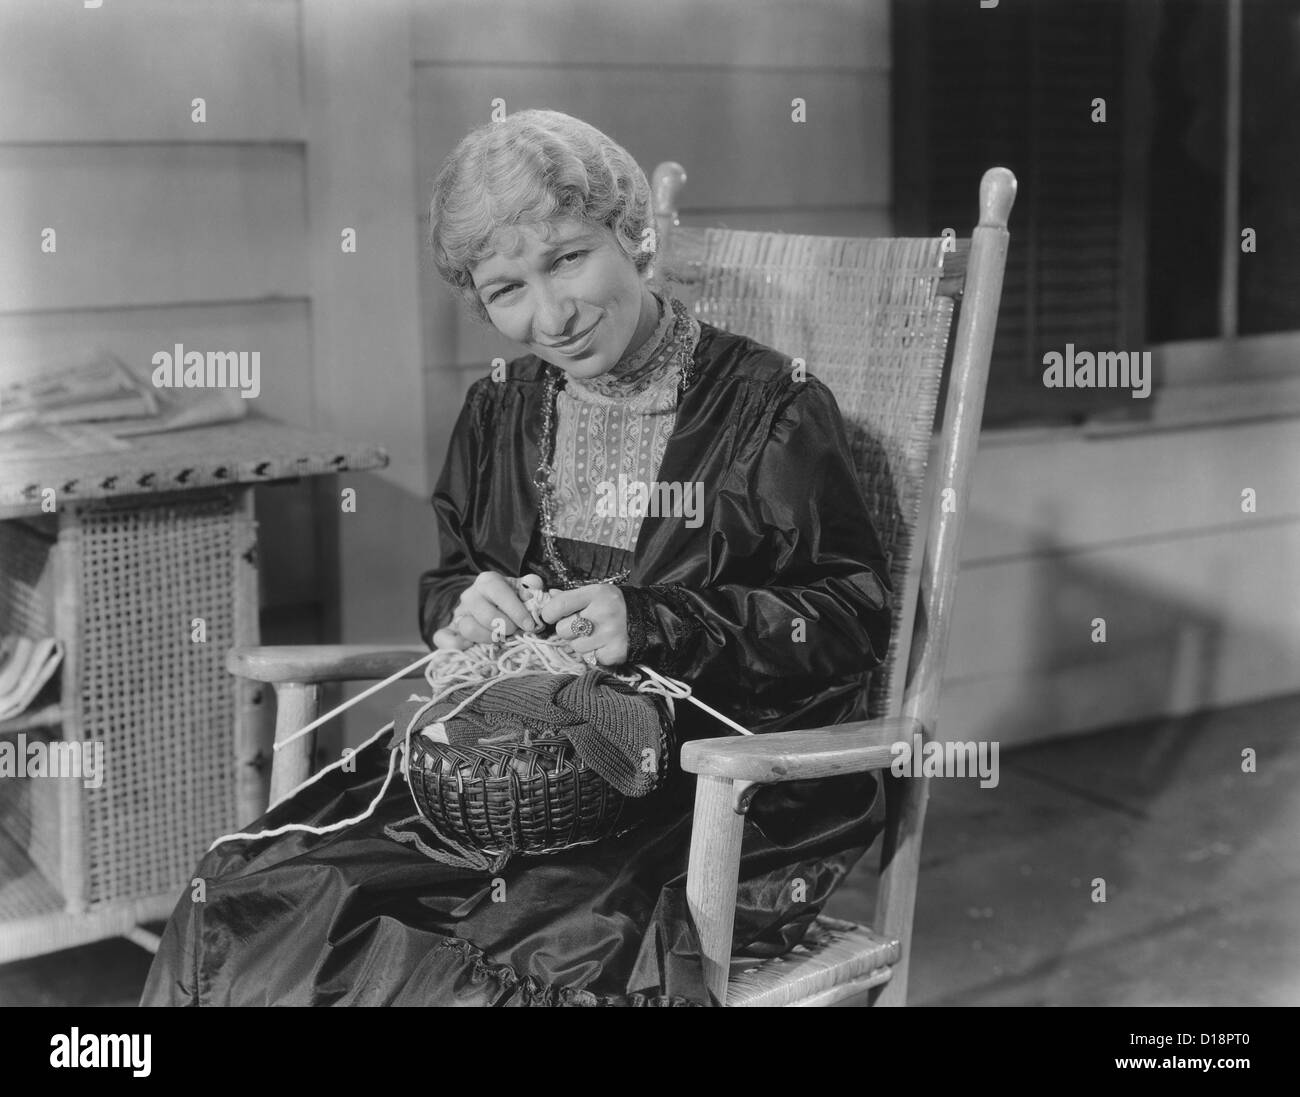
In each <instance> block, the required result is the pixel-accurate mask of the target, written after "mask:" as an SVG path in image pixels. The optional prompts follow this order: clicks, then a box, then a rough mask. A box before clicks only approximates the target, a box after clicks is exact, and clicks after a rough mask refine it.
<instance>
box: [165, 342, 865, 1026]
mask: <svg viewBox="0 0 1300 1097" xmlns="http://www.w3.org/2000/svg"><path fill="white" fill-rule="evenodd" d="M695 358H696V369H697V380H696V382H695V384H694V385H693V386H692V387H691V388H690V389H688V390H687V392H686V393H685V394H684V395H683V397H682V400H681V403H680V404H679V407H678V415H677V420H676V425H675V429H674V433H673V436H672V438H671V440H670V441H669V444H668V450H667V452H666V454H665V456H664V460H663V463H662V465H661V468H660V471H659V479H660V480H661V481H673V480H678V481H689V480H697V479H698V480H699V481H701V482H702V483H703V484H704V493H705V495H704V498H705V507H704V520H703V522H702V524H700V525H699V526H698V527H697V528H689V527H687V526H685V525H684V523H683V522H682V521H681V519H671V518H657V517H647V518H646V519H645V520H644V522H643V524H642V530H641V534H640V537H639V539H638V541H637V546H636V550H635V552H633V553H626V552H621V551H619V550H617V549H611V548H606V547H602V546H594V545H587V544H584V543H580V542H572V541H567V542H566V541H562V542H561V549H562V550H563V555H564V558H565V561H566V562H567V564H568V565H569V569H570V571H571V572H573V573H574V574H576V575H579V576H585V577H587V578H590V579H592V580H595V579H599V578H603V577H605V576H607V575H610V574H613V573H614V572H616V571H618V570H621V569H622V568H624V567H627V566H631V568H632V574H631V576H630V577H629V578H628V580H627V583H626V585H625V586H624V588H623V589H624V594H625V597H626V600H627V605H628V615H629V637H630V640H631V648H632V650H631V656H630V660H629V661H633V662H644V663H646V664H647V665H650V666H653V667H655V668H656V669H658V670H660V671H661V672H663V673H665V674H669V675H672V676H674V677H678V678H681V679H683V680H686V681H688V682H690V683H691V684H692V686H693V688H694V689H695V690H696V692H697V693H698V694H699V695H700V697H701V699H703V700H705V701H706V702H708V703H709V704H710V705H712V706H713V707H715V708H718V709H719V710H720V711H723V712H725V713H727V715H728V716H730V717H731V718H732V719H735V720H737V721H739V722H740V723H742V724H743V725H745V726H746V727H748V728H750V729H751V730H753V731H755V732H760V733H761V732H763V731H774V730H781V729H784V728H793V727H819V726H825V725H828V724H834V723H838V722H842V721H845V720H852V719H861V718H863V717H864V716H865V695H866V691H865V685H866V683H867V681H868V679H869V673H870V669H871V667H873V666H875V665H878V663H879V661H880V654H881V653H883V651H884V650H885V647H886V644H887V640H888V635H889V603H890V594H889V588H888V580H887V578H886V577H887V574H888V571H887V567H886V564H885V561H884V559H883V556H882V554H881V551H880V546H879V542H878V540H877V538H876V535H875V533H874V531H873V530H872V528H871V523H870V520H869V518H868V516H867V512H866V507H865V504H864V503H863V501H862V497H861V493H860V491H859V489H858V486H857V481H856V479H855V478H854V474H853V471H852V465H851V461H850V458H849V452H848V444H847V441H846V439H845V435H844V427H843V423H842V422H841V420H840V418H839V412H838V409H837V408H836V406H835V402H834V399H833V397H832V396H831V395H830V393H829V390H827V389H826V388H825V387H824V386H822V385H821V384H820V382H817V381H815V380H811V379H810V380H807V381H802V382H800V381H793V380H792V379H791V376H790V360H789V359H787V358H785V357H784V356H782V355H779V354H777V353H776V352H774V351H771V350H769V349H767V348H765V347H762V346H760V345H758V344H756V343H753V342H751V341H749V340H746V339H741V338H739V337H737V336H733V335H730V334H728V333H726V332H722V331H719V330H718V329H715V328H712V327H710V326H709V325H707V324H706V325H703V331H702V335H701V339H700V342H699V345H698V347H697V349H696V354H695ZM543 369H544V366H543V364H542V363H541V362H540V361H538V360H537V359H536V358H533V357H531V356H529V357H526V358H521V359H518V360H516V361H515V362H513V363H511V367H510V377H509V380H508V381H506V382H503V383H495V382H492V381H490V380H488V379H484V380H483V381H480V382H478V383H476V385H475V386H474V388H473V389H472V390H471V393H470V396H469V397H468V399H467V400H466V405H465V408H464V410H463V411H462V413H461V417H460V421H459V423H458V424H457V428H456V431H455V433H454V436H453V439H452V443H451V449H450V452H449V454H448V459H447V463H446V465H445V467H444V471H443V475H442V477H441V479H440V481H439V485H438V489H437V491H436V492H435V495H434V505H435V508H436V510H437V512H438V519H439V526H440V532H441V536H442V556H443V563H442V565H441V566H440V567H439V568H435V569H433V570H431V571H429V572H427V573H426V574H425V575H424V576H423V577H422V579H421V583H420V592H421V597H420V628H421V632H422V634H423V635H424V637H425V639H426V640H429V639H430V638H431V637H432V634H433V632H434V631H436V629H437V628H439V627H441V626H442V625H444V624H445V623H447V621H448V620H449V619H450V616H451V610H452V607H453V606H454V604H455V602H456V599H457V598H458V597H459V594H460V592H461V591H462V590H463V589H464V587H465V586H466V585H468V583H469V582H470V581H471V579H472V576H473V575H475V574H477V573H478V572H479V571H481V570H487V569H491V570H496V571H500V572H502V573H504V574H508V575H521V574H525V573H527V572H529V571H535V572H537V573H538V574H540V575H542V577H543V578H544V579H545V580H546V583H547V585H548V586H553V585H556V584H555V577H554V576H553V574H552V573H551V571H550V569H549V568H548V567H547V565H546V563H545V561H544V560H543V558H542V554H541V553H540V552H539V549H538V544H539V538H538V536H537V524H536V516H537V512H536V499H535V496H534V495H533V492H532V488H531V483H532V474H533V472H534V470H535V469H536V467H537V434H538V430H537V424H538V423H539V422H540V407H539V401H540V396H541V389H542V383H541V382H542V379H543V373H542V371H543ZM502 499H506V500H510V501H511V503H510V505H507V506H501V505H500V501H501V500H502ZM489 500H493V501H494V502H492V503H489ZM795 619H798V620H799V621H801V622H802V625H801V627H802V628H803V630H804V631H805V633H806V639H798V640H797V639H793V636H794V635H796V633H795V631H794V629H793V628H792V626H793V624H794V622H795ZM395 705H396V701H395ZM675 733H676V735H677V738H678V740H679V741H684V740H686V739H690V738H697V737H715V736H718V735H723V734H730V732H729V730H728V729H727V728H726V727H725V726H724V725H721V724H719V723H718V722H717V721H716V720H714V719H713V718H712V717H710V716H708V715H707V714H705V713H702V712H701V711H700V710H698V709H696V708H695V706H693V705H691V704H689V702H685V701H680V702H678V704H677V723H676V727H675ZM356 759H357V768H356V772H355V773H343V772H341V771H337V770H336V771H334V772H332V773H330V774H328V775H327V776H326V777H325V778H324V779H322V780H321V781H319V782H317V783H316V784H315V785H313V786H312V787H311V788H308V789H305V790H303V791H302V792H300V793H299V794H298V795H297V796H295V797H293V798H292V799H291V800H289V801H287V802H285V803H283V804H281V805H279V806H278V807H276V808H275V809H273V810H272V811H270V812H268V813H267V814H266V815H265V816H263V817H262V818H261V819H259V820H257V821H255V822H254V823H251V824H249V825H247V826H244V827H243V828H242V829H244V830H249V831H254V830H263V829H270V828H273V827H276V826H279V825H280V824H282V823H285V822H290V821H292V822H301V823H311V824H314V825H318V826H319V825H322V824H327V823H331V822H335V821H337V820H340V819H345V818H349V817H351V816H355V815H359V814H361V813H362V812H363V811H364V810H365V808H366V807H367V806H368V805H369V804H370V802H371V800H372V799H373V798H374V796H375V795H376V794H377V792H378V790H379V788H380V786H381V784H382V781H383V776H384V773H385V770H386V767H387V753H386V750H385V748H384V745H383V743H382V742H377V743H375V744H374V745H373V746H371V747H369V748H367V749H366V750H364V751H361V752H360V753H359V754H358V755H357V756H356ZM876 791H877V785H876V781H875V779H874V778H873V777H872V775H870V774H863V775H856V776H845V777H836V778H830V779H825V780H821V781H818V782H791V783H787V784H784V785H778V786H772V787H769V788H765V789H763V790H761V791H760V792H759V793H758V794H757V795H756V796H755V798H754V801H753V805H752V807H751V810H750V813H749V815H748V817H747V819H746V824H745V832H744V840H743V845H742V855H741V868H740V879H741V883H740V887H739V892H738V900H737V909H736V930H735V945H734V948H735V951H736V952H737V953H742V954H745V955H751V956H769V955H779V954H780V953H782V952H785V951H787V950H788V949H789V948H791V947H793V946H794V945H795V944H797V943H798V942H799V940H801V939H802V937H803V935H804V933H805V931H806V929H807V927H808V925H809V924H810V923H811V922H812V920H813V919H814V918H815V917H816V915H817V914H818V913H819V912H820V911H821V909H822V907H823V906H824V905H825V902H826V899H827V898H828V896H829V895H830V894H831V892H832V891H833V890H834V888H835V887H836V886H837V885H838V884H839V882H840V880H842V879H843V877H844V876H845V875H846V874H847V873H848V871H849V870H850V869H851V868H852V866H853V865H854V864H855V863H856V862H857V861H858V860H859V859H860V858H861V856H862V855H863V854H864V853H865V852H866V850H867V848H868V847H869V846H870V844H871V843H872V841H873V840H874V838H875V837H876V835H877V833H878V832H879V829H880V826H881V823H882V816H883V811H882V805H881V804H879V803H878V802H877V796H876ZM693 795H694V780H693V778H692V777H691V775H689V774H683V773H678V774H677V775H676V777H675V778H674V780H673V781H672V782H671V783H670V785H669V788H668V790H667V791H666V793H665V794H664V795H663V796H662V798H661V799H660V800H659V801H658V803H657V805H656V807H655V809H654V811H653V812H652V814H651V815H650V817H649V818H648V819H646V820H645V821H644V822H642V823H641V824H640V825H639V826H638V827H637V828H636V829H635V830H633V831H632V832H631V833H629V834H627V835H624V836H622V837H618V838H610V839H606V840H605V841H603V842H598V843H595V844H593V845H589V846H583V847H579V848H577V849H574V850H571V851H568V852H565V853H559V854H550V855H546V856H540V857H531V858H515V859H513V860H512V861H510V863H509V864H507V865H506V867H505V868H504V869H502V870H501V871H500V873H498V874H497V877H498V879H496V880H495V881H494V879H493V878H492V877H489V876H487V875H486V874H483V873H478V872H474V871H471V870H466V869H458V868H453V867H449V866H447V865H444V864H440V863H438V862H435V861H433V860H431V859H430V858H429V857H427V856H426V855H424V854H423V853H421V852H419V851H418V849H415V848H412V847H411V846H407V845H403V844H400V843H398V842H396V841H393V840H392V839H391V838H389V837H388V836H387V835H386V834H385V832H384V828H385V826H387V825H389V824H399V823H400V821H401V820H404V819H407V818H409V817H410V815H411V814H412V810H413V806H412V804H411V800H410V794H409V792H408V791H407V789H406V786H405V784H404V783H403V782H401V781H394V782H393V785H392V786H391V787H390V789H389V791H388V793H387V795H386V796H385V798H384V800H383V801H382V803H381V804H380V807H379V809H378V810H377V812H376V813H375V814H374V815H373V816H372V817H371V818H370V819H368V820H366V821H364V822H362V823H359V824H355V825H353V826H351V827H348V828H345V829H343V830H341V831H336V832H334V833H330V834H327V835H324V836H316V835H311V834H304V833H301V832H298V833H294V832H291V833H289V834H285V835H282V836H280V837H276V838H268V839H261V840H256V841H245V840H240V841H232V842H228V843H225V844H223V845H222V846H220V847H218V848H217V849H216V850H215V851H213V852H211V853H209V854H207V855H206V856H205V857H204V858H203V860H202V861H201V862H200V864H199V866H198V869H197V871H196V873H195V875H196V876H198V877H201V878H202V879H203V880H204V882H205V892H206V894H205V896H204V899H203V901H202V902H193V901H191V894H192V891H187V893H186V894H185V895H184V896H183V897H182V898H181V900H180V902H179V903H178V905H177V907H176V910H175V912H174V914H173V915H172V918H171V920H170V922H169V923H168V925H167V928H166V930H165V932H164V934H163V941H162V946H161V948H160V950H159V952H158V954H157V956H156V958H155V960H154V964H153V967H152V969H151V971H150V973H149V979H148V982H147V984H146V987H145V990H144V995H143V999H142V1004H144V1005H259V1004H282V1005H294V1004H296V1005H519V1006H523V1005H631V1006H638V1005H654V1006H667V1005H709V1004H715V1003H711V1002H710V999H709V997H708V995H707V993H706V991H705V989H704V985H703V977H702V968H701V963H700V959H699V942H698V938H697V934H696V931H695V928H694V926H693V924H692V922H691V919H690V916H689V914H688V912H687V907H686V864H687V854H688V850H689V847H690V824H691V815H692V803H693ZM797 879H798V880H802V881H803V887H802V888H798V889H796V888H794V887H793V886H792V884H793V882H794V881H795V880H797Z"/></svg>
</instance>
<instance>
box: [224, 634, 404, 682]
mask: <svg viewBox="0 0 1300 1097" xmlns="http://www.w3.org/2000/svg"><path fill="white" fill-rule="evenodd" d="M428 654H429V649H428V648H427V647H420V646H417V645H412V646H410V647H402V646H393V645H392V644H306V645H270V646H258V647H237V648H231V649H230V651H229V652H228V653H227V655H226V669H227V670H228V671H230V673H231V674H235V675H238V676H239V677H240V678H251V679H252V680H253V681H254V682H268V683H271V684H276V683H279V682H304V683H313V682H350V681H358V680H367V679H371V678H387V677H388V676H389V675H390V674H396V673H397V672H398V671H399V670H401V669H402V668H403V667H405V666H409V665H410V664H411V663H413V662H415V660H417V659H418V658H420V656H422V655H428ZM406 677H408V678H423V677H424V670H423V668H421V669H418V670H413V671H412V672H411V673H410V674H408V675H406Z"/></svg>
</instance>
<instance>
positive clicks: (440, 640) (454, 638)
mask: <svg viewBox="0 0 1300 1097" xmlns="http://www.w3.org/2000/svg"><path fill="white" fill-rule="evenodd" d="M473 642H474V641H473V640H469V639H467V638H466V637H464V636H462V635H461V634H460V633H459V632H457V631H456V630H455V629H452V628H440V629H439V630H438V631H437V632H435V633H434V634H433V646H434V648H435V649H436V650H438V651H464V650H465V649H466V648H467V647H469V646H470V644H472V643H473Z"/></svg>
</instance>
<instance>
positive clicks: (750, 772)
mask: <svg viewBox="0 0 1300 1097" xmlns="http://www.w3.org/2000/svg"><path fill="white" fill-rule="evenodd" d="M915 735H919V736H922V737H923V738H924V735H925V727H924V725H923V724H922V723H921V721H920V720H917V719H915V718H914V717H905V716H900V717H891V718H888V719H878V720H856V721H854V722H853V723H851V724H835V725H832V726H831V727H824V728H807V729H804V730H800V731H773V732H768V733H766V734H764V735H745V736H741V735H736V736H728V737H724V738H721V739H696V740H693V741H692V742H689V743H685V744H683V746H682V755H681V765H682V769H684V770H686V771H687V772H689V773H698V774H700V775H701V776H703V777H721V778H725V779H727V780H730V781H750V782H753V783H755V784H769V785H770V784H775V783H777V782H780V781H803V780H807V779H810V778H814V777H832V776H834V775H835V774H837V773H861V772H862V771H863V770H869V769H884V768H885V767H886V766H888V765H890V763H891V762H893V760H894V749H893V747H894V744H895V743H900V742H902V743H907V744H908V745H909V746H910V745H911V744H912V741H913V738H912V737H913V736H915Z"/></svg>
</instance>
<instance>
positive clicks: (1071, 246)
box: [894, 0, 1149, 426]
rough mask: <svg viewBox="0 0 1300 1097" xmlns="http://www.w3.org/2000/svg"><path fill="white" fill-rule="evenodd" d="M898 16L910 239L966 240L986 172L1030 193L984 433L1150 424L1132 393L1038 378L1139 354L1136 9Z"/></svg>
mask: <svg viewBox="0 0 1300 1097" xmlns="http://www.w3.org/2000/svg"><path fill="white" fill-rule="evenodd" d="M894 15H895V22H894V28H895V30H894V34H895V74H896V82H895V112H894V120H895V127H894V147H895V165H896V188H895V195H896V213H897V216H898V232H899V233H900V234H901V235H933V234H937V233H938V232H940V231H941V230H942V229H944V228H953V229H955V230H956V232H957V234H958V236H965V235H967V234H968V233H969V231H970V228H971V226H972V225H973V224H974V223H975V218H976V216H977V214H978V206H977V202H976V186H977V184H978V182H979V179H980V176H981V175H982V174H983V172H984V171H985V169H987V168H989V167H992V166H993V165H995V164H1000V165H1004V166H1006V167H1009V168H1010V169H1011V170H1012V171H1013V172H1015V174H1016V177H1017V179H1018V180H1019V183H1020V188H1019V193H1018V195H1017V198H1016V204H1015V208H1014V209H1013V211H1012V215H1011V222H1010V226H1009V227H1010V231H1011V248H1010V252H1009V254H1008V257H1007V272H1006V279H1005V283H1004V286H1003V293H1002V305H1001V310H1000V312H999V316H998V328H997V335H996V338H995V341H994V347H993V363H992V367H991V370H990V374H989V392H988V398H987V400H986V403H985V412H984V423H985V425H986V426H1006V425H1011V424H1013V423H1023V422H1026V421H1063V420H1065V421H1070V420H1073V421H1078V420H1081V419H1082V418H1083V417H1085V416H1088V415H1095V414H1099V413H1107V414H1111V415H1123V416H1143V415H1145V414H1146V409H1147V407H1149V401H1147V400H1135V399H1133V397H1132V394H1131V393H1132V390H1131V389H1094V388H1088V389H1077V388H1050V389H1049V388H1046V387H1044V385H1043V382H1042V377H1043V368H1044V367H1043V355H1044V354H1046V353H1048V352H1049V351H1058V352H1062V353H1064V352H1065V350H1066V344H1073V345H1074V348H1075V350H1076V351H1085V350H1086V351H1091V352H1093V353H1096V352H1098V351H1136V350H1140V349H1142V338H1143V331H1142V311H1143V310H1142V308H1141V304H1142V292H1141V289H1142V284H1143V270H1142V268H1143V261H1144V257H1145V236H1144V227H1143V223H1142V210H1141V201H1140V194H1141V187H1142V184H1143V181H1144V170H1145V169H1144V166H1143V165H1144V153H1143V148H1144V143H1143V142H1144V139H1145V133H1144V113H1143V112H1144V106H1143V103H1144V100H1145V94H1144V92H1143V86H1142V83H1141V80H1140V78H1138V77H1137V75H1136V74H1137V73H1138V71H1139V70H1138V68H1137V66H1136V61H1137V57H1138V54H1139V52H1140V51H1141V50H1142V40H1141V38H1140V36H1139V37H1138V38H1137V39H1134V40H1130V37H1129V36H1130V35H1131V34H1133V33H1134V32H1135V31H1136V30H1138V28H1137V27H1135V25H1134V24H1135V17H1134V14H1133V12H1132V10H1131V9H1130V7H1129V5H1127V4H1125V3H1124V2H1123V0H1073V2H1071V3H1040V2H1034V0H1000V3H999V4H998V6H997V7H995V8H981V7H980V5H979V2H978V0H920V2H915V0H901V2H898V3H895V5H894ZM1096 99H1103V100H1104V101H1105V106H1104V109H1105V118H1106V121H1105V122H1093V121H1092V114H1093V110H1094V107H1093V101H1094V100H1096Z"/></svg>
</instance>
